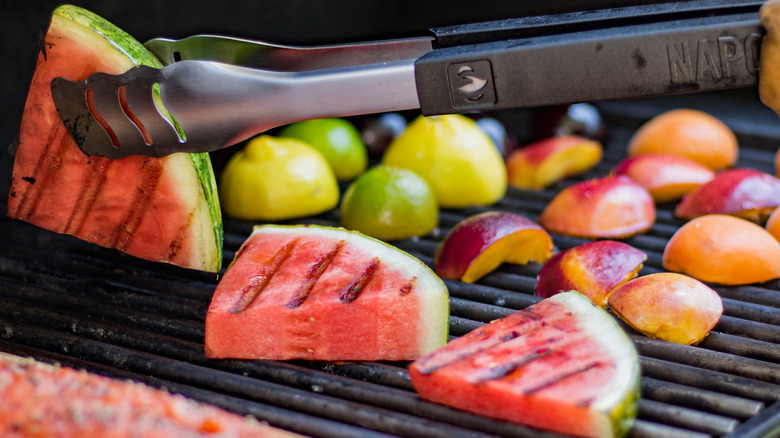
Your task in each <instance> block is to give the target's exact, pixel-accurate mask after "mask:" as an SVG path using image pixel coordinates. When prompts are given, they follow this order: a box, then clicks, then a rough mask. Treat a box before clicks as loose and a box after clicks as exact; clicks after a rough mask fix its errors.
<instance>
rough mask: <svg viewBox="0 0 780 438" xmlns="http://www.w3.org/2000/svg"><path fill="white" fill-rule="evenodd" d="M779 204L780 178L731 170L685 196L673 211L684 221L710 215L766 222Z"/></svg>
mask: <svg viewBox="0 0 780 438" xmlns="http://www.w3.org/2000/svg"><path fill="white" fill-rule="evenodd" d="M779 205H780V179H778V178H776V177H774V176H772V175H770V174H768V173H765V172H761V171H758V170H755V169H745V168H738V169H730V170H724V171H723V172H720V173H718V174H717V175H715V178H713V179H712V181H710V182H708V183H706V184H702V185H701V186H699V187H697V188H696V189H695V190H694V191H692V192H691V193H689V194H687V195H685V196H684V197H683V199H682V202H680V203H679V204H678V205H677V208H675V210H674V214H675V215H676V216H678V217H680V218H683V219H688V220H690V219H693V218H695V217H698V216H702V215H705V214H711V213H722V214H730V215H734V216H738V217H741V218H744V219H748V220H752V221H754V222H761V223H763V222H764V221H765V220H766V219H767V217H768V216H769V214H770V213H772V211H773V210H774V209H775V208H776V207H777V206H779Z"/></svg>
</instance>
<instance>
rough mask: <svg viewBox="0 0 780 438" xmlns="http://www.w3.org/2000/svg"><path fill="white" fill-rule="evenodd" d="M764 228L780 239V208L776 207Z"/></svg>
mask: <svg viewBox="0 0 780 438" xmlns="http://www.w3.org/2000/svg"><path fill="white" fill-rule="evenodd" d="M764 228H766V230H767V231H769V234H771V235H773V236H775V239H777V240H778V241H780V208H776V209H775V211H773V212H772V214H770V215H769V217H768V218H767V220H766V225H764Z"/></svg>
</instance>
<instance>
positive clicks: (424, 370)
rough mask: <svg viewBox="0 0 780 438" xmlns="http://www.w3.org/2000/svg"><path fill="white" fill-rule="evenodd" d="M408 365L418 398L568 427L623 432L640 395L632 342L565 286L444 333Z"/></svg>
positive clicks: (579, 431)
mask: <svg viewBox="0 0 780 438" xmlns="http://www.w3.org/2000/svg"><path fill="white" fill-rule="evenodd" d="M409 374H410V376H411V379H412V384H413V385H414V388H415V390H416V391H417V392H418V393H419V394H420V397H421V398H423V399H426V400H429V401H433V402H436V403H441V404H445V405H448V406H451V407H454V408H457V409H462V410H465V411H469V412H473V413H476V414H480V415H485V416H489V417H493V418H498V419H501V420H506V421H510V422H515V423H520V424H525V425H530V426H533V427H537V428H541V429H546V430H552V431H555V432H560V433H565V434H572V435H577V436H594V437H602V436H603V437H608V436H620V435H623V434H624V433H625V432H626V431H627V430H628V429H629V428H630V427H631V425H632V424H633V420H634V418H635V417H636V409H637V407H636V406H637V400H638V397H639V386H638V385H639V358H638V354H637V352H636V349H635V348H634V346H633V344H631V342H630V341H629V339H628V337H627V336H626V335H625V333H624V332H623V331H622V329H621V328H620V327H619V326H618V325H617V323H616V322H615V320H614V319H613V318H612V317H611V316H610V315H609V314H608V313H606V311H604V310H603V309H601V308H599V307H596V306H595V305H594V304H593V303H592V302H591V301H590V300H589V299H588V298H586V297H585V296H583V295H581V294H580V293H578V292H572V291H570V292H563V293H560V294H557V295H555V296H553V297H551V298H547V299H545V300H542V301H540V302H539V303H537V304H535V305H533V306H530V307H528V308H526V309H524V310H520V311H518V312H515V313H513V314H511V315H509V316H506V317H504V318H502V319H499V320H496V321H493V322H492V323H490V324H488V325H486V326H484V327H481V328H478V329H476V330H473V331H472V332H470V333H468V334H466V335H465V336H462V337H460V338H457V339H455V340H453V341H450V342H449V343H448V344H447V345H446V346H444V347H442V348H440V349H438V350H437V351H435V352H434V353H432V354H430V355H427V356H425V357H423V358H421V359H418V360H416V361H415V362H413V363H412V364H411V365H410V368H409Z"/></svg>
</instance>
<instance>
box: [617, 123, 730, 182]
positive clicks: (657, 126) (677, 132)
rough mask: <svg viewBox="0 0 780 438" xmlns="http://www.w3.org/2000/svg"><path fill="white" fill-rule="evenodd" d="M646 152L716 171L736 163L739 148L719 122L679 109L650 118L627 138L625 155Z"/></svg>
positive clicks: (725, 127) (723, 125)
mask: <svg viewBox="0 0 780 438" xmlns="http://www.w3.org/2000/svg"><path fill="white" fill-rule="evenodd" d="M648 153H661V154H670V155H679V156H683V157H686V158H689V159H691V160H693V161H696V162H698V163H701V164H703V165H705V166H707V167H709V168H710V169H712V170H719V169H723V168H726V167H730V166H733V165H734V163H736V162H737V158H738V156H739V145H738V143H737V137H736V135H734V132H733V131H732V130H731V128H729V127H728V126H727V125H726V124H725V123H723V122H722V121H721V120H720V119H718V118H716V117H714V116H712V115H710V114H708V113H705V112H702V111H699V110H693V109H687V108H681V109H674V110H671V111H667V112H665V113H662V114H659V115H657V116H655V117H653V118H652V119H650V120H648V121H647V122H645V123H644V124H643V125H642V126H640V127H639V129H637V131H636V132H635V133H634V135H633V136H632V137H631V139H630V140H629V142H628V156H630V157H631V156H636V155H641V154H648Z"/></svg>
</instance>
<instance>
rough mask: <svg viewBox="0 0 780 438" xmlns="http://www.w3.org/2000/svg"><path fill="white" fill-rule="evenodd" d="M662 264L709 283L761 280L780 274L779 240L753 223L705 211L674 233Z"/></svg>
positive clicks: (753, 281)
mask: <svg viewBox="0 0 780 438" xmlns="http://www.w3.org/2000/svg"><path fill="white" fill-rule="evenodd" d="M663 267H664V268H665V269H667V270H669V271H673V272H679V273H683V274H687V275H690V276H691V277H693V278H696V279H698V280H701V281H704V282H708V283H716V284H723V285H740V284H751V283H761V282H765V281H769V280H773V279H775V278H778V277H780V243H779V242H778V241H777V239H775V238H774V237H773V236H772V235H771V234H769V232H768V231H767V230H765V229H764V228H763V227H761V226H759V225H757V224H755V223H754V222H750V221H748V220H746V219H741V218H738V217H736V216H731V215H725V214H708V215H704V216H699V217H697V218H695V219H692V220H691V221H689V222H687V223H686V224H685V225H683V226H682V227H680V229H678V230H677V232H675V233H674V235H673V236H672V237H671V239H669V242H667V244H666V248H664V254H663Z"/></svg>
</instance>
